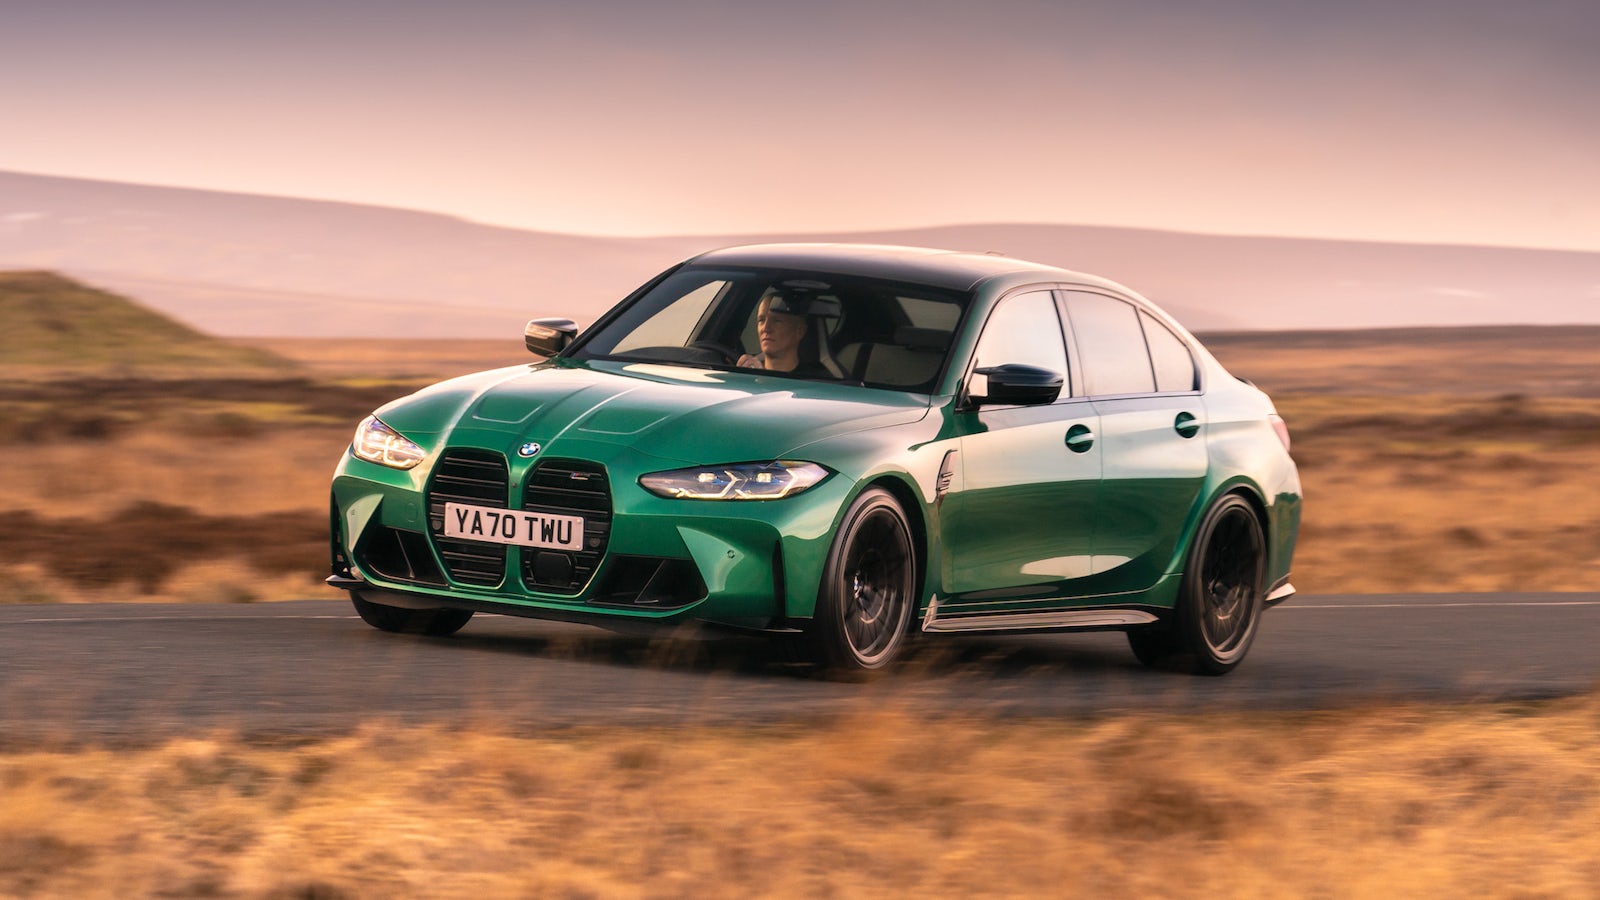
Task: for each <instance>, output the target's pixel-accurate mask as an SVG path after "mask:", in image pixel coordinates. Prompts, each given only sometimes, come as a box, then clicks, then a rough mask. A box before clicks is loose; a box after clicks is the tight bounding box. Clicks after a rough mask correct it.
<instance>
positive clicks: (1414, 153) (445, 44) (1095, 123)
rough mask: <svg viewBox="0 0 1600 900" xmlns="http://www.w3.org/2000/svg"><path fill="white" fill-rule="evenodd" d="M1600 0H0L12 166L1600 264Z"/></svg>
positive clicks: (235, 187) (745, 221)
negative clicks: (1432, 246)
mask: <svg viewBox="0 0 1600 900" xmlns="http://www.w3.org/2000/svg"><path fill="white" fill-rule="evenodd" d="M1597 47H1600V2H1596V0H1522V2H1517V3H1508V2H1505V0H1382V2H1374V0H1341V2H1329V0H1187V2H1185V0H1114V2H1080V0H1054V2H1052V0H961V2H952V0H925V2H912V0H889V2H878V3H874V2H870V0H855V2H835V0H799V2H795V0H789V2H767V0H683V2H647V0H630V2H620V0H582V2H505V0H498V2H497V0H455V2H450V3H445V2H439V0H422V2H417V0H344V2H341V0H315V2H312V0H272V2H257V0H230V2H217V0H203V2H196V0H140V2H136V3H130V2H124V0H99V2H84V0H39V2H34V0H20V2H19V0H0V170H6V171H14V172H27V173H34V174H48V175H66V176H76V177H84V178H95V179H106V180H113V181H126V182H134V183H141V184H157V185H168V186H181V187H197V188H207V189H215V190H226V191H240V192H248V193H261V194H272V195H282V196H292V197H305V198H317V199H332V200H345V201H352V202H359V203H372V204H379V205H384V206H394V207H404V208H410V209H419V210H428V211H433V212H440V213H447V214H451V215H456V216H460V217H463V218H467V219H471V220H474V221H479V222H484V223H488V224H496V225H509V226H515V227H520V228H529V229H537V230H546V231H565V232H578V233H586V234H615V235H670V234H719V235H727V234H754V233H803V232H808V231H811V232H814V231H847V230H866V229H875V228H911V227H920V226H934V225H947V224H966V223H1001V222H1006V223H1013V222H1014V223H1066V224H1087V225H1119V226H1132V227H1145V228H1165V229H1175V230H1184V231H1199V232H1209V233H1222V234H1251V235H1281V236H1305V237H1333V238H1359V239H1370V240H1396V241H1414V242H1439V243H1470V244H1488V245H1508V246H1526V247H1544V248H1564V249H1581V250H1597V251H1600V52H1597V51H1596V49H1595V48H1597Z"/></svg>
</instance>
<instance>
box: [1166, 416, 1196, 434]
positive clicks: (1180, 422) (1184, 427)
mask: <svg viewBox="0 0 1600 900" xmlns="http://www.w3.org/2000/svg"><path fill="white" fill-rule="evenodd" d="M1172 430H1173V431H1176V432H1177V433H1178V436H1179V437H1186V438H1192V437H1194V436H1195V435H1197V434H1199V433H1200V422H1199V420H1198V419H1196V418H1195V417H1194V415H1193V414H1191V413H1187V412H1181V413H1178V417H1177V418H1176V419H1173V420H1172Z"/></svg>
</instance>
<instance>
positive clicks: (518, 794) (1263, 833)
mask: <svg viewBox="0 0 1600 900" xmlns="http://www.w3.org/2000/svg"><path fill="white" fill-rule="evenodd" d="M1597 741H1600V700H1597V699H1596V698H1594V697H1590V698H1587V699H1582V700H1577V701H1565V702H1561V703H1554V704H1545V705H1542V706H1537V707H1533V706H1530V707H1506V708H1466V709H1459V708H1425V707H1402V708H1385V709H1373V710H1359V711H1345V712H1330V713H1318V714H1298V715H1283V714H1277V715H1271V716H1265V715H1261V716H1258V715H1233V716H1213V717H1209V718H1207V719H1206V720H1204V721H1197V720H1193V719H1188V718H1181V717H1161V716H1124V717H1118V718H1112V719H1106V720H1095V721H1082V722H994V721H968V720H935V721H929V720H923V719H916V718H911V717H907V716H903V715H897V714H894V713H884V712H878V713H871V714H863V715H860V716H846V717H845V718H844V719H842V720H841V721H837V722H833V723H827V724H821V725H817V726H813V727H801V726H785V727H778V728H768V729H762V730H754V731H752V730H746V729H738V730H719V729H695V730H683V729H668V730H660V729H651V730H635V731H629V732H618V731H614V730H600V731H595V730H577V731H570V732H557V733H551V734H543V735H536V736H526V735H522V736H518V735H508V734H502V733H497V732H495V731H494V730H493V729H492V728H487V729H482V730H478V731H468V732H461V731H450V730H445V729H439V728H404V727H398V726H384V725H375V726H369V727H366V728H362V729H358V730H356V731H355V732H354V733H352V734H350V735H348V736H345V737H340V738H334V739H327V740H302V739H285V740H277V741H274V740H270V739H256V740H244V739H240V738H238V737H234V736H228V735H217V736H212V737H206V738H199V739H184V740H174V741H171V742H168V743H165V744H161V745H159V746H153V747H148V748H134V749H123V750H110V749H102V748H87V749H76V750H73V749H64V750H63V749H19V750H13V751H12V752H9V753H6V754H4V755H0V786H3V790H0V894H4V895H7V896H18V897H27V896H52V897H53V896H74V897H125V896H169V897H185V896H193V897H200V896H239V897H368V896H371V897H378V896H382V897H408V896H416V897H470V898H492V897H533V896H540V897H542V896H558V897H689V896H693V897H748V896H773V897H797V896H807V897H838V896H848V897H898V896H908V895H928V896H971V895H986V896H1063V895H1085V896H1100V895H1112V896H1141V897H1144V896H1148V897H1187V896H1228V897H1281V896H1318V897H1364V896H1385V897H1390V896H1412V897H1443V896H1504V897H1541V896H1548V897H1577V896H1593V895H1594V890H1595V885H1596V884H1600V843H1597V842H1596V841H1595V839H1594V835H1595V834H1596V833H1597V832H1600V768H1597V766H1596V762H1595V757H1594V751H1593V748H1594V747H1595V746H1596V743H1597Z"/></svg>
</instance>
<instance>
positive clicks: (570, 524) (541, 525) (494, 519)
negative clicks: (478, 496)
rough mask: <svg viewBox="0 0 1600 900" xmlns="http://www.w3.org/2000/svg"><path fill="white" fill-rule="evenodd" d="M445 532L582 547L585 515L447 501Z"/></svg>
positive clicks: (501, 541) (505, 541)
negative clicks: (528, 510)
mask: <svg viewBox="0 0 1600 900" xmlns="http://www.w3.org/2000/svg"><path fill="white" fill-rule="evenodd" d="M444 536H445V537H447V538H456V539H458V540H463V541H485V542H487V543H492V544H516V545H518V546H520V547H547V548H550V549H553V550H582V549H583V517H582V516H554V515H550V514H549V513H536V512H526V511H524V510H520V509H498V508H496V507H493V506H471V505H468V504H466V503H446V504H445V505H444Z"/></svg>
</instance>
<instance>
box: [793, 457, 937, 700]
mask: <svg viewBox="0 0 1600 900" xmlns="http://www.w3.org/2000/svg"><path fill="white" fill-rule="evenodd" d="M916 590H917V577H916V552H915V550H914V549H913V545H912V540H911V528H910V526H908V525H907V524H906V516H905V513H904V512H902V511H901V509H900V504H899V503H897V502H896V501H895V499H894V497H893V496H891V495H890V494H889V492H888V491H885V490H882V489H879V488H873V489H871V490H868V491H866V492H865V493H863V494H862V495H861V496H860V497H857V498H856V500H855V502H854V503H852V504H850V509H849V510H848V511H847V512H846V513H845V516H844V523H843V524H842V525H841V526H840V527H839V533H838V534H837V535H835V536H834V539H833V547H832V548H831V549H830V550H829V551H828V561H827V565H826V566H825V567H824V569H823V576H822V585H821V592H820V594H819V596H818V597H817V610H816V615H815V618H813V619H812V623H811V628H810V630H809V631H808V633H807V638H808V643H809V644H810V647H811V649H812V655H813V657H814V659H815V660H816V661H817V662H818V663H820V664H822V665H824V666H828V667H832V668H837V669H840V670H844V671H868V670H872V669H880V668H883V667H884V666H886V665H888V664H889V663H890V662H891V661H893V660H894V658H895V657H896V656H897V655H898V654H899V651H900V648H901V646H902V645H903V644H904V643H905V637H906V627H907V623H908V622H909V621H910V619H911V612H912V608H913V607H914V606H915V605H916Z"/></svg>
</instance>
